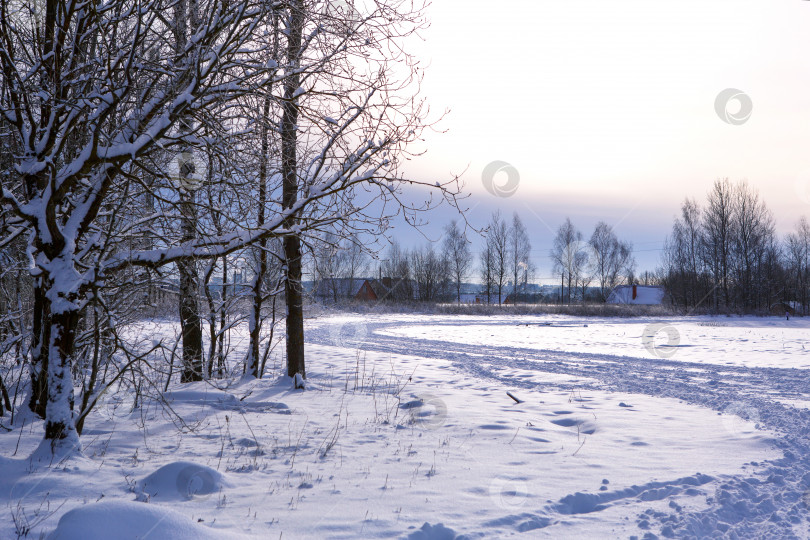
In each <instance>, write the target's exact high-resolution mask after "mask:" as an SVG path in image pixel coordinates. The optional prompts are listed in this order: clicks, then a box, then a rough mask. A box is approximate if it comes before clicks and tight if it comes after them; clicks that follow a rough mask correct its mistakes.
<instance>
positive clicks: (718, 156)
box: [403, 0, 810, 278]
mask: <svg viewBox="0 0 810 540" xmlns="http://www.w3.org/2000/svg"><path fill="white" fill-rule="evenodd" d="M428 18H429V19H430V20H431V28H430V29H429V30H428V31H426V32H425V33H424V37H425V41H424V42H423V43H419V42H414V43H412V47H411V50H412V51H413V52H414V53H416V54H417V55H418V56H419V57H420V58H422V59H424V62H425V64H426V65H427V74H426V77H425V82H424V86H423V94H424V95H425V96H426V97H427V98H428V100H429V102H430V104H431V106H432V108H433V109H434V110H435V111H440V110H442V109H444V108H449V109H450V110H451V112H450V114H449V115H448V116H447V118H446V119H445V120H444V122H443V123H442V124H441V126H442V127H443V128H444V129H447V130H448V132H447V133H445V134H441V135H439V134H430V135H429V136H428V139H427V141H426V146H427V148H428V150H429V151H428V153H427V155H426V156H425V157H423V158H421V159H419V160H418V161H416V162H414V163H413V164H412V165H411V167H410V168H409V169H408V172H409V173H410V174H412V175H414V176H417V177H420V178H427V177H431V178H436V179H444V178H447V177H448V176H449V175H450V174H451V173H460V172H462V171H463V170H465V169H466V170H467V172H466V173H465V175H464V177H463V178H464V180H465V181H466V185H467V189H468V191H469V192H470V193H471V194H472V197H471V198H470V199H469V200H468V205H467V206H468V207H470V208H471V211H470V213H469V216H470V220H471V222H473V223H474V224H476V225H483V224H484V223H485V222H486V221H487V220H488V218H489V213H490V212H491V211H492V210H493V209H495V208H500V209H501V210H502V212H503V213H504V214H506V215H510V214H511V213H512V212H513V211H515V210H517V211H518V212H519V213H520V215H521V217H522V218H523V220H524V223H525V224H526V225H527V227H528V228H529V229H530V236H531V239H532V243H533V246H534V250H533V258H534V260H535V262H536V263H537V265H538V267H539V269H540V272H539V277H542V278H545V277H550V275H549V274H550V267H549V264H548V258H547V254H548V249H549V248H550V246H551V241H552V236H553V231H552V230H553V229H556V228H557V226H559V224H560V223H561V222H562V221H563V220H564V218H565V217H566V216H567V215H569V216H570V217H571V218H572V220H573V221H574V222H575V224H576V225H577V226H578V227H579V228H580V229H581V230H582V232H583V234H585V235H586V236H589V235H590V232H591V230H592V228H593V225H594V224H595V223H596V222H597V221H599V220H604V221H607V222H608V223H609V224H612V225H615V230H616V232H617V233H618V234H619V236H620V237H622V238H625V239H628V240H630V241H632V242H633V243H634V244H635V247H636V249H637V250H638V253H637V258H638V260H639V269H640V270H644V269H650V270H651V269H653V268H654V267H655V266H657V264H658V255H659V253H660V252H659V251H657V250H658V249H660V247H661V245H662V243H663V240H664V236H665V235H666V234H667V233H668V232H669V230H670V227H671V225H672V219H673V217H674V216H675V214H676V213H677V212H678V209H679V206H680V203H681V201H682V200H683V198H684V197H686V196H690V197H697V198H698V200H699V201H702V200H703V199H704V195H705V193H706V191H707V190H708V188H709V186H710V184H711V183H712V182H713V181H714V180H715V179H716V178H718V177H726V176H727V177H729V178H730V179H732V180H735V181H736V180H739V179H743V178H746V179H748V181H749V182H750V183H751V184H752V185H754V186H755V187H757V188H758V189H759V190H760V193H761V194H762V196H763V197H764V199H765V200H766V202H767V203H768V205H769V206H770V208H771V209H772V210H773V211H774V214H775V217H776V223H777V230H778V231H779V232H780V233H784V232H786V231H788V230H790V229H791V228H792V227H793V225H794V224H795V222H796V221H797V220H798V218H799V216H801V215H808V216H810V152H808V149H810V104H809V103H808V97H809V96H810V1H805V0H702V1H697V0H678V1H664V0H534V1H518V0H501V1H499V2H481V1H474V0H436V1H435V3H434V4H433V5H432V6H431V7H430V8H429V11H428ZM727 88H736V89H739V90H741V91H742V92H744V93H745V94H747V95H748V96H749V97H750V99H751V102H752V104H753V110H752V113H751V116H750V117H749V119H748V120H747V121H746V122H745V123H743V124H741V125H732V124H728V123H725V122H724V121H723V120H721V119H720V118H719V117H718V115H717V113H716V112H715V98H716V97H717V95H718V94H719V93H720V92H721V91H723V90H725V89H727ZM738 108H739V103H738V102H735V101H732V102H730V104H729V107H728V112H729V113H731V114H734V113H736V112H737V109H738ZM495 160H500V161H505V162H508V163H510V164H511V165H513V166H514V167H515V169H516V170H517V171H518V172H519V173H520V179H521V181H520V185H519V187H518V190H517V192H516V193H515V194H514V195H513V196H512V197H508V198H498V197H496V196H493V195H491V194H490V193H488V192H487V191H485V190H484V188H483V187H482V183H481V173H482V170H483V169H484V167H485V166H486V165H487V164H488V163H490V162H492V161H495ZM503 179H505V177H503ZM496 181H497V179H496ZM448 220H449V215H446V214H436V215H435V216H433V218H432V221H433V222H434V223H435V224H436V228H437V229H438V228H439V227H440V226H443V225H444V223H446V222H447V221H448ZM546 225H547V226H548V227H547V226H546ZM549 229H552V230H549ZM413 241H414V242H416V241H418V238H417V237H416V236H414V237H413ZM403 243H404V244H408V243H409V242H408V241H407V240H406V241H404V242H403ZM474 244H475V247H476V249H477V248H478V247H479V245H480V239H478V238H475V239H474Z"/></svg>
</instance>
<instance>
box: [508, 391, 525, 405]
mask: <svg viewBox="0 0 810 540" xmlns="http://www.w3.org/2000/svg"><path fill="white" fill-rule="evenodd" d="M506 395H507V396H509V397H510V398H512V399H514V400H515V403H523V400H521V399H518V398H516V397H515V395H514V394H513V393H512V392H506Z"/></svg>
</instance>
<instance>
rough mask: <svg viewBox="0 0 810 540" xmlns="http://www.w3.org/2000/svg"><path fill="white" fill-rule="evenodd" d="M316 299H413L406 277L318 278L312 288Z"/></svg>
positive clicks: (375, 300)
mask: <svg viewBox="0 0 810 540" xmlns="http://www.w3.org/2000/svg"><path fill="white" fill-rule="evenodd" d="M314 291H315V292H314V295H315V297H316V298H317V299H319V300H321V301H325V302H330V301H338V300H356V301H359V302H378V301H382V300H397V301H402V300H413V283H412V282H411V280H406V279H393V278H388V277H384V278H382V279H348V278H333V279H322V280H319V281H318V283H317V285H316V286H315V288H314Z"/></svg>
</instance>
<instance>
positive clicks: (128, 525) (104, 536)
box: [48, 501, 244, 540]
mask: <svg viewBox="0 0 810 540" xmlns="http://www.w3.org/2000/svg"><path fill="white" fill-rule="evenodd" d="M113 531H114V533H113ZM111 535H114V537H115V538H118V539H121V540H135V539H136V538H172V539H173V540H198V539H199V540H217V539H225V540H226V539H233V540H236V539H238V538H244V537H242V536H239V535H235V534H231V533H228V532H227V531H223V530H222V529H212V528H210V527H206V526H205V525H200V524H198V523H195V522H194V521H192V520H191V519H190V518H188V517H186V516H184V515H182V514H180V513H179V512H176V511H174V510H171V509H168V508H164V507H161V506H156V505H153V504H144V503H139V502H130V501H105V502H98V503H91V504H87V505H84V506H80V507H78V508H74V509H73V510H70V511H69V512H66V513H65V514H64V515H63V516H62V517H61V518H60V519H59V523H58V525H57V526H56V529H55V530H54V531H53V532H52V533H51V534H50V535H48V540H109V538H111V537H112V536H111Z"/></svg>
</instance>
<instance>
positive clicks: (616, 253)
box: [588, 221, 634, 302]
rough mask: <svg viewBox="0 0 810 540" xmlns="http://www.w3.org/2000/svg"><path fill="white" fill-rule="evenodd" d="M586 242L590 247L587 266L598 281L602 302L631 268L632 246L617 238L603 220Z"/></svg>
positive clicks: (632, 264)
mask: <svg viewBox="0 0 810 540" xmlns="http://www.w3.org/2000/svg"><path fill="white" fill-rule="evenodd" d="M588 244H589V245H590V248H591V249H590V250H589V252H588V256H589V257H590V260H589V261H588V268H589V271H590V272H592V273H593V277H594V278H595V279H596V280H597V281H598V282H599V294H600V297H601V299H602V301H603V302H604V301H606V300H607V298H608V295H609V294H610V291H612V290H613V288H614V287H616V286H617V285H619V283H620V281H621V279H622V276H623V275H624V276H626V275H627V274H628V273H629V271H630V270H632V267H633V266H634V262H633V248H632V246H631V245H630V244H629V243H627V242H622V241H621V240H619V239H618V237H617V236H616V234H615V233H614V232H613V229H612V228H611V227H610V226H609V225H608V224H607V223H605V222H604V221H600V222H599V223H597V224H596V227H595V228H594V231H593V234H591V238H590V240H589V241H588Z"/></svg>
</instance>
